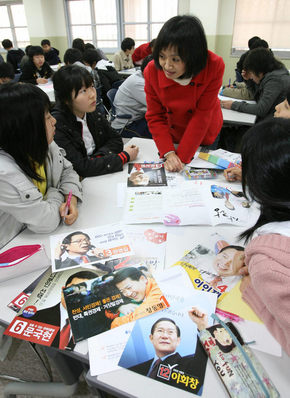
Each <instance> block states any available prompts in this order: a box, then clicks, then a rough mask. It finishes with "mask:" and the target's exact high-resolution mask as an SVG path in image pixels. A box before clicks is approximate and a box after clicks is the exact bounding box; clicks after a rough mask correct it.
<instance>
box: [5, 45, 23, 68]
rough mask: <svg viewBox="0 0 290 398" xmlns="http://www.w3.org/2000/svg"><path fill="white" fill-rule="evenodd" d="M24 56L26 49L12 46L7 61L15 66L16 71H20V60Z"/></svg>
mask: <svg viewBox="0 0 290 398" xmlns="http://www.w3.org/2000/svg"><path fill="white" fill-rule="evenodd" d="M23 56H24V51H23V50H21V48H11V50H8V51H7V57H6V59H7V62H8V63H9V64H11V65H12V66H13V69H14V73H20V66H19V65H20V61H21V59H22V57H23Z"/></svg>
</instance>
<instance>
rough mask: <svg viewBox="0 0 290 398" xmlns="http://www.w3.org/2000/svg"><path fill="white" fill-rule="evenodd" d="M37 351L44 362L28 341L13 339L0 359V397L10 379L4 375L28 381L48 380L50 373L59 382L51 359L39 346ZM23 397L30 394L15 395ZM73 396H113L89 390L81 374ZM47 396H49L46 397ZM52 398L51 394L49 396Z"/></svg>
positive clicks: (107, 397)
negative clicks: (7, 350)
mask: <svg viewBox="0 0 290 398" xmlns="http://www.w3.org/2000/svg"><path fill="white" fill-rule="evenodd" d="M37 352H38V353H39V354H40V356H41V358H42V359H43V361H44V363H45V366H44V364H43V363H42V361H41V360H40V359H39V357H38V356H37V354H36V353H35V351H34V350H33V349H32V347H31V346H30V344H29V343H27V342H25V341H20V340H16V339H13V342H12V346H11V348H10V350H9V352H8V355H7V357H6V359H5V360H4V361H0V397H3V396H4V388H5V385H6V384H7V383H9V381H10V380H7V379H5V378H4V376H8V377H9V376H12V377H17V378H19V379H21V380H28V381H43V382H48V381H49V374H48V373H51V376H52V380H53V381H55V382H61V381H62V380H61V378H60V376H59V374H58V372H57V370H56V369H55V368H54V366H53V364H52V363H51V361H50V360H49V359H48V358H47V356H46V355H45V353H44V351H43V350H42V348H41V347H40V346H38V347H37ZM20 397H25V398H30V397H31V398H32V396H30V395H17V398H20ZM72 397H74V398H93V397H97V398H114V397H112V396H109V395H107V394H105V393H102V394H99V393H98V391H96V390H91V389H90V388H89V387H88V385H87V383H86V381H85V380H84V378H83V376H81V377H80V382H79V385H78V389H77V391H76V393H75V394H74V395H73V396H72ZM33 398H42V396H35V395H34V396H33ZM48 398H49V397H48ZM51 398H53V396H51Z"/></svg>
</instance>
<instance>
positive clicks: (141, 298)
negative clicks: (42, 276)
mask: <svg viewBox="0 0 290 398" xmlns="http://www.w3.org/2000/svg"><path fill="white" fill-rule="evenodd" d="M63 293H64V299H65V303H66V308H67V312H68V316H69V321H70V324H71V328H72V332H73V336H74V340H75V342H78V341H81V340H84V339H87V338H88V337H92V336H95V335H97V334H99V333H102V332H105V331H107V330H110V329H113V328H116V327H118V326H120V325H124V324H126V323H129V322H132V321H135V320H137V319H140V318H143V317H146V316H148V315H150V314H153V313H154V312H157V311H160V310H163V309H164V308H167V307H168V306H169V304H168V302H167V300H166V298H165V297H164V295H163V293H162V291H161V290H160V288H159V286H158V284H157V282H156V280H155V279H154V278H153V276H152V274H150V273H149V272H148V271H146V270H143V269H142V270H140V269H139V268H137V267H126V268H122V269H120V270H117V271H114V272H112V273H110V274H108V275H103V276H100V277H98V278H95V279H91V280H88V281H82V282H81V283H76V284H73V285H70V286H68V287H66V288H64V289H63Z"/></svg>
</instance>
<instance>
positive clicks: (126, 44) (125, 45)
mask: <svg viewBox="0 0 290 398" xmlns="http://www.w3.org/2000/svg"><path fill="white" fill-rule="evenodd" d="M134 46H135V41H134V40H133V39H131V37H125V39H124V40H123V41H122V43H121V49H122V50H123V51H124V52H125V51H126V50H131V48H132V47H134Z"/></svg>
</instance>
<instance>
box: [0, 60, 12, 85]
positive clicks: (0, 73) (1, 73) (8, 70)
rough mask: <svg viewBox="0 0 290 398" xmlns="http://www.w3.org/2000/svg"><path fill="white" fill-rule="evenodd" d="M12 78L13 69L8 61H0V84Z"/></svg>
mask: <svg viewBox="0 0 290 398" xmlns="http://www.w3.org/2000/svg"><path fill="white" fill-rule="evenodd" d="M13 79H14V69H13V66H12V65H11V64H9V63H8V62H2V63H0V84H2V83H7V82H10V80H13Z"/></svg>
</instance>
